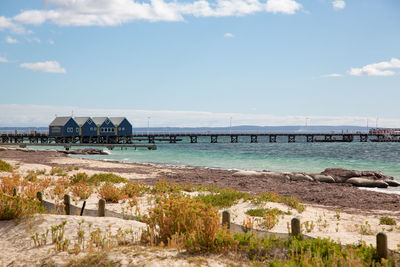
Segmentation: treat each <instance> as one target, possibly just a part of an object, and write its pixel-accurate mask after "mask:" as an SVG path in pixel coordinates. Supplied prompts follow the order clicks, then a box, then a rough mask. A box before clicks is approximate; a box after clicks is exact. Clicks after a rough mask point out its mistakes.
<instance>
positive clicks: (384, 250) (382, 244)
mask: <svg viewBox="0 0 400 267" xmlns="http://www.w3.org/2000/svg"><path fill="white" fill-rule="evenodd" d="M376 253H377V255H378V258H379V259H382V258H383V259H387V257H388V247H387V236H386V234H385V233H382V232H381V233H378V234H377V235H376Z"/></svg>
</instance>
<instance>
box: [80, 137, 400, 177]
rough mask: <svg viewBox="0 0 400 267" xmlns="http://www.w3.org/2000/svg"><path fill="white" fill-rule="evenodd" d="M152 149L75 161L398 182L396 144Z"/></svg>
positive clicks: (168, 146) (399, 166) (184, 145)
mask: <svg viewBox="0 0 400 267" xmlns="http://www.w3.org/2000/svg"><path fill="white" fill-rule="evenodd" d="M222 141H223V140H222ZM157 145H158V148H157V150H146V149H138V150H119V149H114V150H112V151H111V154H110V155H107V156H98V155H89V156H81V155H80V156H77V157H85V158H91V159H103V160H104V159H105V160H117V161H123V162H138V163H157V164H170V165H180V166H198V167H210V168H222V169H243V170H270V171H304V172H321V171H323V170H324V169H325V168H346V169H357V170H374V171H381V172H383V173H384V174H387V175H391V176H394V177H395V178H396V179H398V180H400V143H371V142H369V143H361V142H353V143H254V144H252V143H236V144H231V143H218V144H210V143H208V142H200V143H197V144H190V143H178V144H157Z"/></svg>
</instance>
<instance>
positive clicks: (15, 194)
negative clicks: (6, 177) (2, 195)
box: [13, 187, 17, 197]
mask: <svg viewBox="0 0 400 267" xmlns="http://www.w3.org/2000/svg"><path fill="white" fill-rule="evenodd" d="M13 196H14V197H16V196H17V188H16V187H14V188H13Z"/></svg>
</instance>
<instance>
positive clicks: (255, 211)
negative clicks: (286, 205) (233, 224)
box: [246, 208, 291, 217]
mask: <svg viewBox="0 0 400 267" xmlns="http://www.w3.org/2000/svg"><path fill="white" fill-rule="evenodd" d="M266 213H275V214H277V215H282V214H285V215H290V214H291V212H290V211H288V212H284V211H282V210H280V209H277V208H273V209H262V208H259V209H249V210H247V211H246V214H247V215H250V216H255V217H264V215H265V214H266Z"/></svg>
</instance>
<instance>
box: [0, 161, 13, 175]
mask: <svg viewBox="0 0 400 267" xmlns="http://www.w3.org/2000/svg"><path fill="white" fill-rule="evenodd" d="M12 170H13V167H12V166H11V164H9V163H7V162H5V161H3V160H1V159H0V171H1V172H11V171H12Z"/></svg>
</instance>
